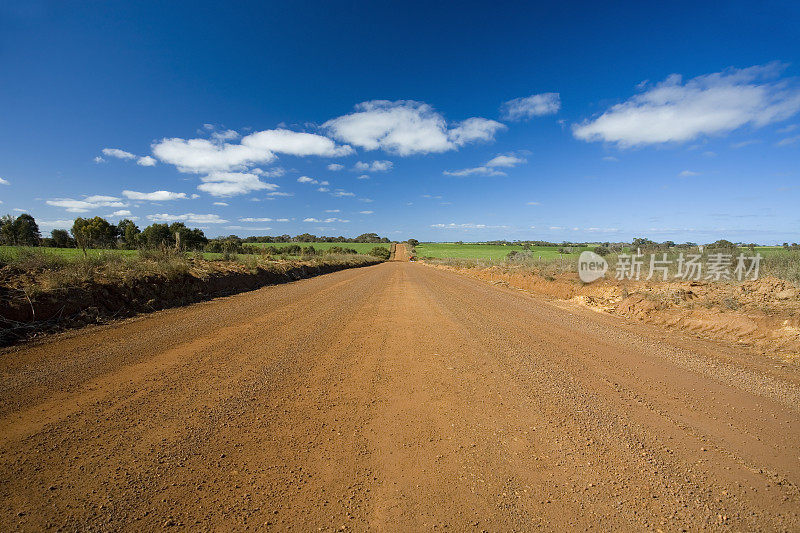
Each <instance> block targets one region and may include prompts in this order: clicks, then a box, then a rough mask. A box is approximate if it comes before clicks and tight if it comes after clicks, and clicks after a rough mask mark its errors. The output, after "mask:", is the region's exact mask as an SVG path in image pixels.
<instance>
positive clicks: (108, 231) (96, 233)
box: [72, 217, 117, 255]
mask: <svg viewBox="0 0 800 533" xmlns="http://www.w3.org/2000/svg"><path fill="white" fill-rule="evenodd" d="M72 236H73V237H74V238H75V241H76V242H77V243H78V246H80V247H81V249H82V250H83V254H84V255H86V248H105V247H113V246H114V244H115V241H116V238H117V227H116V226H114V225H113V224H111V223H109V221H108V220H106V219H104V218H103V217H94V218H81V217H78V218H76V219H75V222H74V223H73V224H72Z"/></svg>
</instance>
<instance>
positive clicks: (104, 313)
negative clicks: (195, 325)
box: [0, 256, 382, 346]
mask: <svg viewBox="0 0 800 533" xmlns="http://www.w3.org/2000/svg"><path fill="white" fill-rule="evenodd" d="M380 262H382V261H381V260H380V259H378V258H375V257H371V256H323V257H322V258H315V259H311V260H306V261H302V260H297V261H252V262H248V263H244V262H239V261H205V260H202V259H195V258H181V259H177V260H175V259H173V260H171V261H169V262H164V261H161V262H154V263H153V264H152V265H151V266H150V267H149V268H148V267H146V265H145V264H144V262H142V261H136V262H131V261H129V262H127V263H124V264H113V265H109V264H102V265H96V266H94V267H92V266H88V267H87V270H88V271H84V272H81V273H76V272H75V271H74V267H71V268H70V269H65V271H67V270H69V272H66V273H65V272H62V271H54V270H52V269H51V270H48V269H46V268H44V269H38V270H37V269H19V268H15V267H14V266H10V265H7V266H4V267H3V268H0V346H5V345H9V344H13V343H16V342H19V341H21V340H25V339H29V338H32V337H35V336H38V335H40V334H43V333H50V332H54V331H58V330H63V329H68V328H76V327H81V326H84V325H88V324H99V323H104V322H107V321H110V320H113V319H119V318H124V317H130V316H133V315H136V314H139V313H147V312H152V311H156V310H159V309H165V308H168V307H177V306H181V305H187V304H190V303H194V302H198V301H202V300H207V299H210V298H213V297H216V296H223V295H229V294H234V293H238V292H244V291H250V290H254V289H258V288H261V287H264V286H266V285H274V284H278V283H286V282H290V281H296V280H299V279H303V278H310V277H314V276H318V275H321V274H328V273H330V272H336V271H338V270H344V269H347V268H356V267H362V266H369V265H375V264H378V263H380Z"/></svg>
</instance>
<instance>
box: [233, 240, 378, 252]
mask: <svg viewBox="0 0 800 533" xmlns="http://www.w3.org/2000/svg"><path fill="white" fill-rule="evenodd" d="M244 244H245V245H246V246H259V247H266V246H291V245H292V244H297V245H298V246H302V247H306V246H313V247H314V249H315V250H327V249H329V248H332V247H334V246H339V247H340V248H352V249H353V250H355V251H357V252H358V253H360V254H366V253H368V252H369V251H370V250H372V249H373V248H376V247H380V248H386V249H387V250H390V249H391V246H392V245H391V244H388V243H374V242H275V243H265V242H246V243H244Z"/></svg>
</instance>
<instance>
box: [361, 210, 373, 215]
mask: <svg viewBox="0 0 800 533" xmlns="http://www.w3.org/2000/svg"><path fill="white" fill-rule="evenodd" d="M374 212H375V211H359V213H361V214H362V215H371V214H373V213H374Z"/></svg>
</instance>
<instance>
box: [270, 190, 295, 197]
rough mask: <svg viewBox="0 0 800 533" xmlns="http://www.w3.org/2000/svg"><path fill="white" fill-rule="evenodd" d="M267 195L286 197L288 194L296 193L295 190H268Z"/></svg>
mask: <svg viewBox="0 0 800 533" xmlns="http://www.w3.org/2000/svg"><path fill="white" fill-rule="evenodd" d="M267 196H272V197H275V196H283V197H286V196H294V193H293V192H280V191H273V192H268V193H267Z"/></svg>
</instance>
